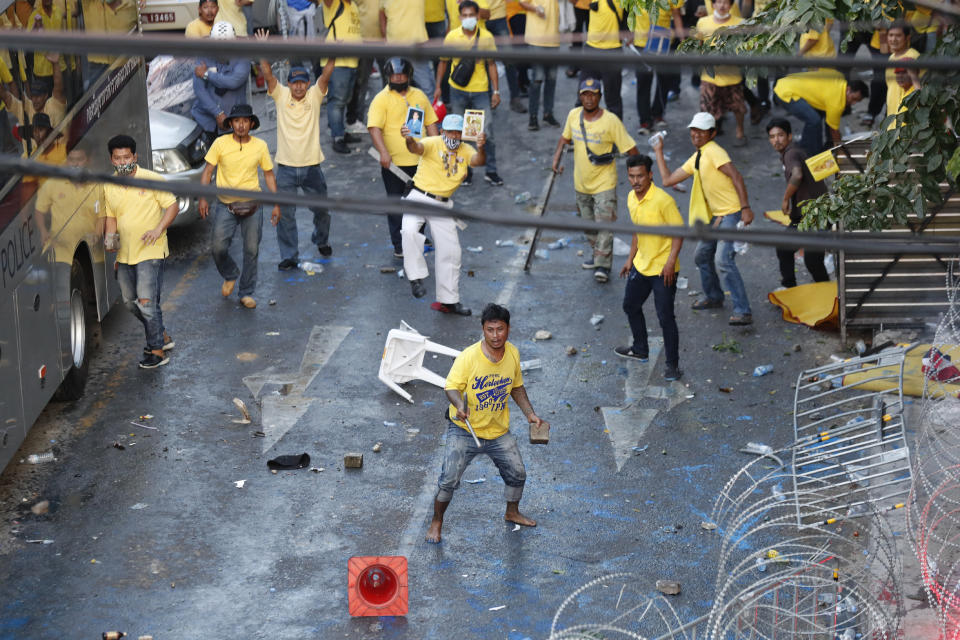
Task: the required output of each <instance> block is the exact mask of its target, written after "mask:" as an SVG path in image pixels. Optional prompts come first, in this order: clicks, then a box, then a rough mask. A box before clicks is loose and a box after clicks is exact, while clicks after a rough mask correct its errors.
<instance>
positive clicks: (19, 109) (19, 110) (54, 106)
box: [7, 96, 67, 129]
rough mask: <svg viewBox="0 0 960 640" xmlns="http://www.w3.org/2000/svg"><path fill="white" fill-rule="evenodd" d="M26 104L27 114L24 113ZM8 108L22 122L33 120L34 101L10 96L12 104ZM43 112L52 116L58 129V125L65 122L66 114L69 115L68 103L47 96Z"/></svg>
mask: <svg viewBox="0 0 960 640" xmlns="http://www.w3.org/2000/svg"><path fill="white" fill-rule="evenodd" d="M24 106H26V109H27V113H26V114H24V113H23V109H24ZM7 109H8V110H9V111H10V114H11V115H12V116H13V117H14V118H16V119H17V121H18V122H19V123H20V124H30V123H32V122H33V114H34V113H35V111H34V109H33V102H32V101H30V100H27V101H26V102H24V101H22V100H20V99H19V98H14V97H13V96H10V104H8V105H7ZM43 113H45V114H47V115H48V116H50V124H51V125H53V128H54V129H56V128H57V125H58V124H60V123H61V122H63V118H64V116H66V115H67V104H66V103H65V102H61V101H59V100H57V99H56V98H54V97H53V96H50V97H49V98H47V101H46V102H44V103H43ZM24 115H26V117H24Z"/></svg>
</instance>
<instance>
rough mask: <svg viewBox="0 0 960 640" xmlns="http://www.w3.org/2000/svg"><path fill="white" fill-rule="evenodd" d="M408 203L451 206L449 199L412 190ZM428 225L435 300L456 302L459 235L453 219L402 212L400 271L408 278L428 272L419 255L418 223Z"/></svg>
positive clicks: (422, 275)
mask: <svg viewBox="0 0 960 640" xmlns="http://www.w3.org/2000/svg"><path fill="white" fill-rule="evenodd" d="M404 200H409V201H410V202H423V203H426V204H432V205H434V206H438V207H443V208H444V209H451V208H453V201H452V200H447V201H446V202H437V201H436V200H434V199H433V198H430V197H427V196H425V195H424V194H423V193H421V192H419V191H417V190H416V189H413V190H411V191H410V194H409V195H408V196H406V197H405V198H404ZM424 222H426V223H427V224H429V225H430V235H432V236H433V248H434V255H435V257H434V267H435V269H436V271H437V273H436V280H437V302H441V303H443V304H456V303H458V302H460V253H461V251H460V235H459V233H458V231H457V223H456V221H454V219H453V218H438V217H433V216H421V215H418V214H414V213H405V214H403V223H402V224H401V227H400V236H401V237H402V239H403V271H404V273H405V274H406V276H407V278H408V279H409V280H422V279H424V278H426V277H427V276H428V275H430V271H429V270H428V269H427V260H426V259H425V258H424V256H423V243H424V241H425V240H426V236H425V235H423V234H422V233H420V226H421V225H423V223H424Z"/></svg>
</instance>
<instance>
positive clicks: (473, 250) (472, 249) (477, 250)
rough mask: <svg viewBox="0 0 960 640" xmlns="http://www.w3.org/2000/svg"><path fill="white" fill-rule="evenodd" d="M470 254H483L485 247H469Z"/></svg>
mask: <svg viewBox="0 0 960 640" xmlns="http://www.w3.org/2000/svg"><path fill="white" fill-rule="evenodd" d="M467 251H469V252H470V253H483V247H467Z"/></svg>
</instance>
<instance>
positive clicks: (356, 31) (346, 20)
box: [323, 0, 363, 69]
mask: <svg viewBox="0 0 960 640" xmlns="http://www.w3.org/2000/svg"><path fill="white" fill-rule="evenodd" d="M341 6H342V7H343V11H340V7H341ZM338 12H339V13H340V15H339V17H337V18H336V19H334V16H336V15H337V13H338ZM323 26H325V27H326V28H327V29H328V31H327V40H326V41H327V42H354V43H356V42H363V35H362V34H361V33H360V12H359V11H357V5H356V4H354V3H353V2H349V3H348V2H343V0H334V3H333V4H332V5H330V6H329V7H328V6H327V5H326V4H324V5H323ZM358 64H359V60H358V59H357V58H337V59H336V62H334V65H333V66H335V67H346V68H348V69H356V68H357V66H358Z"/></svg>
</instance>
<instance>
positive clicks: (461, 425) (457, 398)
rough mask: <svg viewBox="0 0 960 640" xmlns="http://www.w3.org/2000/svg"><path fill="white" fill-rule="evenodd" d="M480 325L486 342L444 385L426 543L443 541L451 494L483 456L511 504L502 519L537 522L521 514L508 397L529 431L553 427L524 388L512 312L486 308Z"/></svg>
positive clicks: (468, 352)
mask: <svg viewBox="0 0 960 640" xmlns="http://www.w3.org/2000/svg"><path fill="white" fill-rule="evenodd" d="M480 326H481V327H482V329H483V339H482V340H480V341H479V342H475V343H474V344H472V345H470V346H469V347H467V348H466V349H464V350H463V351H462V352H461V353H460V355H459V356H457V359H456V360H454V361H453V367H451V368H450V373H448V374H447V382H446V384H445V385H444V393H445V394H446V396H447V400H449V401H450V408H449V409H448V411H447V420H449V421H450V426H449V427H448V428H447V436H446V440H445V444H444V454H443V469H442V470H441V471H440V479H439V480H438V482H437V484H438V489H437V494H436V497H435V498H434V500H433V519H432V520H431V521H430V527H429V528H428V529H427V542H433V543H438V542H440V539H441V533H442V529H443V514H444V513H445V512H446V510H447V507H448V506H450V500H452V499H453V492H454V491H455V490H456V489H457V488H458V487H459V486H460V478H461V477H462V476H463V472H464V471H466V470H467V467H468V466H469V465H470V462H471V461H472V460H473V459H474V458H475V457H476V456H478V455H480V454H486V455H487V456H488V457H489V458H490V460H492V461H493V464H495V465H496V467H497V471H499V472H500V477H501V478H503V484H504V488H503V497H504V499H505V500H506V502H507V510H506V513H504V516H503V519H504V520H506V521H507V522H511V523H514V524H518V525H522V526H524V527H535V526H537V523H536V522H535V521H534V520H531V519H530V518H528V517H527V516H525V515H523V514H522V513H520V498H522V497H523V486H524V484H526V480H527V472H526V469H525V468H524V466H523V458H522V457H521V456H520V449H519V448H518V447H517V440H516V438H514V437H513V434H511V433H510V408H509V407H508V406H507V396H510V397H511V398H513V401H514V402H516V403H517V406H518V407H520V411H522V412H523V415H524V416H525V417H526V418H527V421H528V422H529V423H530V425H531V427H533V426H536V427H542V426H544V425H545V426H546V427H547V429H549V428H550V425H549V424H547V423H546V422H545V421H544V420H541V419H540V417H539V416H537V414H536V412H535V411H534V410H533V406H532V405H531V404H530V399H529V398H528V397H527V390H526V389H524V387H523V374H522V373H521V372H520V353H519V352H518V351H517V348H516V347H515V346H514V345H513V344H511V343H510V342H507V338H508V337H510V311H508V310H507V309H506V308H505V307H501V306H500V305H497V304H492V303H491V304H488V305H487V306H486V307H485V308H484V310H483V314H482V315H481V316H480ZM474 435H476V438H477V440H474ZM477 442H479V443H480V446H479V447H478V446H477Z"/></svg>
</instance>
